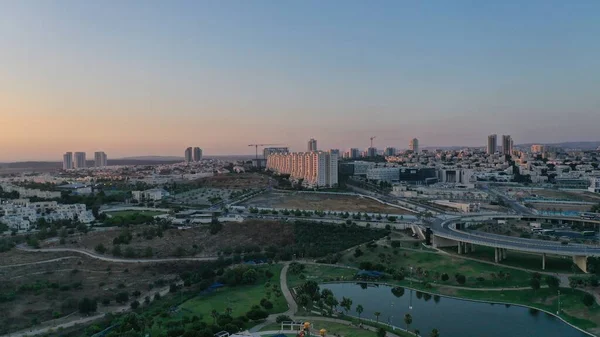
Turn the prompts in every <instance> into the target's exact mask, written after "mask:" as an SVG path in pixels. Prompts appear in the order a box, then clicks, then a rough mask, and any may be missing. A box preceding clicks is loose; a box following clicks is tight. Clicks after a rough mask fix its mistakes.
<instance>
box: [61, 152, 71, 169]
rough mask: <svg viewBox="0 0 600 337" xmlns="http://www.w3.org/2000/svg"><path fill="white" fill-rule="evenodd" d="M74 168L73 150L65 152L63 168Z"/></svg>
mask: <svg viewBox="0 0 600 337" xmlns="http://www.w3.org/2000/svg"><path fill="white" fill-rule="evenodd" d="M71 169H73V152H67V153H65V154H63V170H71Z"/></svg>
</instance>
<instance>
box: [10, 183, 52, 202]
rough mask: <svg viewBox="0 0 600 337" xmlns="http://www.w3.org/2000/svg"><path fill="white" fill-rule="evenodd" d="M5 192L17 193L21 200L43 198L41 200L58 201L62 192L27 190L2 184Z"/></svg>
mask: <svg viewBox="0 0 600 337" xmlns="http://www.w3.org/2000/svg"><path fill="white" fill-rule="evenodd" d="M0 187H2V190H3V191H4V192H17V193H19V198H32V197H36V198H41V199H57V198H60V192H58V191H42V190H39V189H37V188H35V189H33V188H25V187H21V186H15V185H11V184H6V183H2V184H0Z"/></svg>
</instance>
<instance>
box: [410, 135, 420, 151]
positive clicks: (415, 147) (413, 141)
mask: <svg viewBox="0 0 600 337" xmlns="http://www.w3.org/2000/svg"><path fill="white" fill-rule="evenodd" d="M408 148H409V150H411V151H412V152H413V153H419V140H418V139H417V138H413V139H411V140H410V143H408Z"/></svg>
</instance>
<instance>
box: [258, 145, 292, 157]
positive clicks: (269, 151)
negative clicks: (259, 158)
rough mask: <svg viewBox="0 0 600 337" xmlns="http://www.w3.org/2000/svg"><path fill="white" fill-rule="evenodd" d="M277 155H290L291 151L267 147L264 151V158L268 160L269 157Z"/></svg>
mask: <svg viewBox="0 0 600 337" xmlns="http://www.w3.org/2000/svg"><path fill="white" fill-rule="evenodd" d="M275 153H290V149H289V148H287V147H265V148H264V149H263V157H264V158H265V159H267V157H269V155H271V154H275Z"/></svg>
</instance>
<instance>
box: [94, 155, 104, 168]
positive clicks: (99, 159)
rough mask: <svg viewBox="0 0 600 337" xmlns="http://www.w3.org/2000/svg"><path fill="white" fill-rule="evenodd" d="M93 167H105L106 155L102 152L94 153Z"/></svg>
mask: <svg viewBox="0 0 600 337" xmlns="http://www.w3.org/2000/svg"><path fill="white" fill-rule="evenodd" d="M94 166H95V167H104V166H106V153H104V152H95V153H94Z"/></svg>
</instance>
